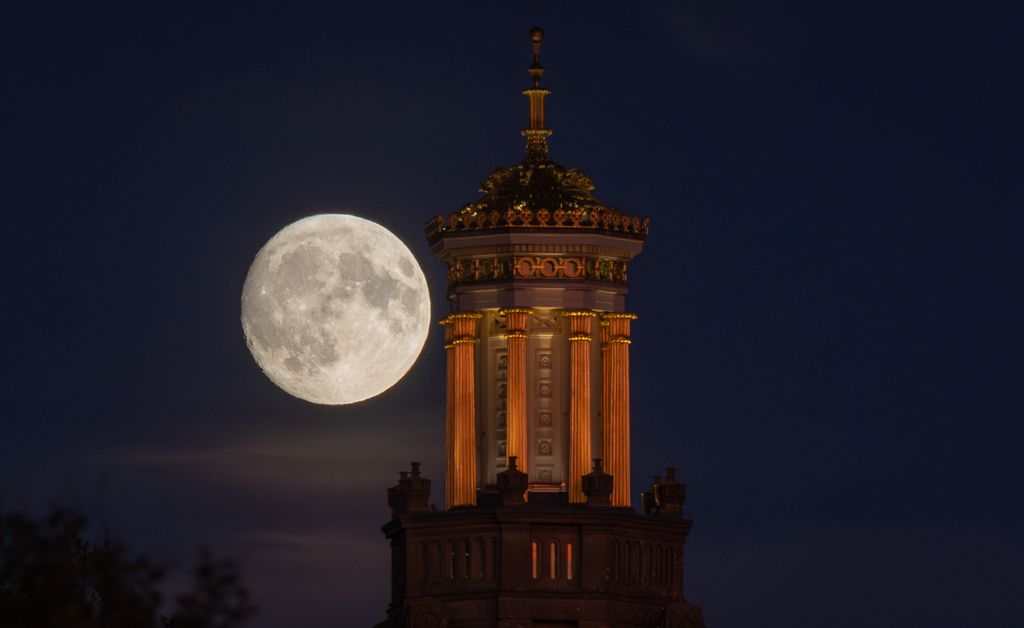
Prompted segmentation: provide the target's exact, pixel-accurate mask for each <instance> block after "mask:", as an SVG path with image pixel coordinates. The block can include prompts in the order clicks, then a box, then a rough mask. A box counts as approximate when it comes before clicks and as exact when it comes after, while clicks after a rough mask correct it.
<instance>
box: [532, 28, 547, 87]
mask: <svg viewBox="0 0 1024 628" xmlns="http://www.w3.org/2000/svg"><path fill="white" fill-rule="evenodd" d="M542 41H544V29H543V28H541V27H539V26H534V27H533V28H531V29H530V42H531V43H532V44H533V65H531V66H530V76H532V77H533V86H534V87H540V80H541V79H542V78H543V77H544V66H542V65H541V64H540V42H542Z"/></svg>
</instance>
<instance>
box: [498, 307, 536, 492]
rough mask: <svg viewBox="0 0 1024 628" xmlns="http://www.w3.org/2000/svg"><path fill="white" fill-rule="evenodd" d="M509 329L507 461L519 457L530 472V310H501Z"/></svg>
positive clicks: (522, 464)
mask: <svg viewBox="0 0 1024 628" xmlns="http://www.w3.org/2000/svg"><path fill="white" fill-rule="evenodd" d="M501 314H502V315H503V316H504V317H505V327H506V328H507V329H508V333H507V334H506V336H505V337H506V339H507V343H508V402H507V410H506V419H505V420H506V429H507V430H508V437H507V438H508V440H507V442H506V445H505V456H506V460H507V459H508V458H511V457H512V456H515V457H516V459H517V462H518V465H519V470H520V471H522V472H523V473H529V457H530V456H529V453H530V446H529V443H528V440H527V424H526V339H527V332H526V323H527V321H528V320H529V318H530V310H529V309H526V308H508V309H504V310H502V311H501Z"/></svg>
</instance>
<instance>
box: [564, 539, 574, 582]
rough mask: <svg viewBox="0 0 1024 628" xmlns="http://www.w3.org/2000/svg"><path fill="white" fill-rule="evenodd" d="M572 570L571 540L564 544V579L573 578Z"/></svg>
mask: <svg viewBox="0 0 1024 628" xmlns="http://www.w3.org/2000/svg"><path fill="white" fill-rule="evenodd" d="M573 575H574V574H573V572H572V541H569V542H568V543H566V544H565V578H566V580H572V579H573Z"/></svg>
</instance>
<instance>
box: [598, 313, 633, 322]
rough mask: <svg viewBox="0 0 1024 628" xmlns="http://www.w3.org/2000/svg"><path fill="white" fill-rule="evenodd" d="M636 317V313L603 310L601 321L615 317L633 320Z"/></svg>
mask: <svg viewBox="0 0 1024 628" xmlns="http://www.w3.org/2000/svg"><path fill="white" fill-rule="evenodd" d="M637 318H638V317H637V315H636V314H629V313H626V312H605V313H604V314H601V320H602V321H610V320H615V319H627V320H631V321H635V320H636V319H637Z"/></svg>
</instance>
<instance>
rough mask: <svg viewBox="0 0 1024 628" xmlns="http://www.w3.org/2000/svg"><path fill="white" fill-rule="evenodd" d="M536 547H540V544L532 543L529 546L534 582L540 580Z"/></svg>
mask: <svg viewBox="0 0 1024 628" xmlns="http://www.w3.org/2000/svg"><path fill="white" fill-rule="evenodd" d="M538 545H540V544H539V543H537V541H534V542H533V543H531V544H530V549H531V552H532V554H533V579H534V580H536V579H537V578H540V569H539V566H538V565H537V559H538V558H539V557H538V556H537V553H538V549H539V548H538V547H537V546H538Z"/></svg>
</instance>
